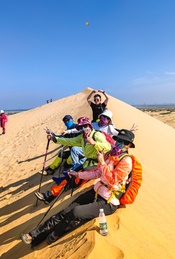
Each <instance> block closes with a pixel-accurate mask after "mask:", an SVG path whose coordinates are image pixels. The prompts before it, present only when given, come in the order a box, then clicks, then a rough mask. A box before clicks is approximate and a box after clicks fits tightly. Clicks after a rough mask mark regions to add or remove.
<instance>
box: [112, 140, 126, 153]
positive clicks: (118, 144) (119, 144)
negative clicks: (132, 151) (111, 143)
mask: <svg viewBox="0 0 175 259" xmlns="http://www.w3.org/2000/svg"><path fill="white" fill-rule="evenodd" d="M123 148H124V143H123V142H116V146H115V147H114V148H113V149H112V150H111V155H112V156H119V155H120V154H121V153H122V151H123Z"/></svg>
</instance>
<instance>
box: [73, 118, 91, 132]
mask: <svg viewBox="0 0 175 259" xmlns="http://www.w3.org/2000/svg"><path fill="white" fill-rule="evenodd" d="M77 122H78V125H77V129H78V128H80V127H82V126H84V125H89V126H90V128H91V129H92V124H91V122H90V120H89V119H88V118H87V117H84V116H83V117H80V118H79V119H78V121H77Z"/></svg>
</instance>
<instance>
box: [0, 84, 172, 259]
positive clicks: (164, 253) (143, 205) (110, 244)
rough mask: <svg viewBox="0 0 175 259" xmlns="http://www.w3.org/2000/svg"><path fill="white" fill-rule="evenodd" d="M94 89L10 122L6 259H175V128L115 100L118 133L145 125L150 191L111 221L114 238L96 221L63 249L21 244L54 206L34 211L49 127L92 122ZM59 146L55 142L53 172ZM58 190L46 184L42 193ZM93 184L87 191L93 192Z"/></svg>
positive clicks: (5, 149)
mask: <svg viewBox="0 0 175 259" xmlns="http://www.w3.org/2000/svg"><path fill="white" fill-rule="evenodd" d="M91 90H92V89H90V88H87V89H85V90H83V91H82V92H80V93H77V94H75V95H72V96H69V97H67V98H63V99H60V100H57V101H54V102H52V103H49V104H45V105H43V106H41V107H37V108H35V109H32V110H29V111H25V112H21V113H18V114H14V115H12V116H10V117H9V122H8V124H7V133H6V135H1V136H0V147H1V149H0V150H1V151H0V152H1V155H0V180H1V186H0V201H1V203H0V233H1V235H0V245H1V249H0V255H1V258H3V259H6V258H8V259H9V258H13V259H15V258H29V259H30V258H47V259H49V258H76V259H77V258H90V259H93V258H97V259H98V258H103V259H104V258H111V259H113V258H129V259H131V258H139V259H140V258H142V259H144V258H153V259H154V258H163V259H164V258H168V259H169V258H174V257H175V246H174V242H175V223H174V222H175V195H174V183H173V179H174V177H173V176H174V170H175V166H174V154H175V129H173V128H172V127H170V126H168V125H166V124H164V123H163V122H161V121H159V120H157V119H155V118H153V117H151V116H149V115H147V114H145V113H144V112H142V111H140V110H138V109H136V108H134V107H132V106H130V105H128V104H126V103H124V102H122V101H120V100H118V99H116V98H114V97H112V96H109V97H110V101H109V105H108V108H109V109H110V110H112V111H113V114H114V115H113V122H114V124H115V125H116V127H117V128H128V129H129V128H130V127H131V126H132V124H133V123H136V124H137V125H138V128H139V130H138V131H137V133H136V139H135V144H136V148H135V149H134V150H131V151H132V154H134V155H135V156H136V157H137V158H138V160H139V161H140V162H141V163H142V166H143V184H142V187H141V188H140V190H139V195H138V197H137V198H136V201H135V203H134V204H132V205H127V206H126V207H125V208H120V209H118V210H117V212H116V213H115V214H113V215H111V216H108V217H107V221H108V227H109V235H108V236H107V237H103V236H101V235H100V234H99V232H98V221H97V220H94V221H92V222H89V223H88V224H89V225H85V226H82V227H80V228H78V229H77V230H75V231H73V232H72V233H70V234H68V235H66V236H65V237H63V238H62V239H60V240H58V241H57V242H56V243H54V244H52V245H50V246H47V245H46V243H44V242H43V243H42V244H41V245H39V246H38V247H36V248H35V249H34V250H32V249H30V247H28V246H26V245H25V244H23V243H22V242H21V241H20V239H19V234H20V233H21V232H26V231H27V232H28V231H29V230H31V229H32V228H34V227H35V226H36V225H37V224H38V222H39V221H40V220H41V218H42V217H43V214H44V213H45V212H46V210H47V209H48V207H47V206H46V205H44V204H42V202H39V203H38V206H37V207H35V206H34V205H35V204H36V199H35V196H34V194H33V193H34V191H36V190H38V186H39V182H40V179H41V171H42V166H43V161H44V155H45V151H46V144H47V139H46V133H45V130H44V129H45V128H46V127H48V128H50V129H52V130H53V131H54V132H56V133H58V134H59V133H60V132H61V131H62V130H63V129H64V125H63V122H62V118H63V117H64V115H65V114H71V115H73V117H74V119H75V120H76V119H77V118H78V117H80V116H82V115H86V116H88V117H90V118H91V109H90V107H89V106H88V104H87V102H86V97H87V95H88V94H89V93H90V91H91ZM58 150H59V146H58V145H55V144H54V143H50V146H49V153H48V157H47V165H49V164H50V163H51V161H52V160H53V159H54V157H55V156H56V154H57V152H58ZM52 184H53V182H52V180H51V177H50V176H45V177H43V181H42V190H43V191H45V190H47V189H48V188H50V186H51V185H52ZM91 184H92V182H90V183H88V184H87V185H86V186H85V187H84V188H88V186H89V185H91ZM81 191H83V188H82V189H78V190H77V191H75V192H74V196H73V197H72V198H70V193H69V191H68V192H66V193H64V195H62V196H61V198H60V200H59V201H57V203H56V204H55V206H54V207H53V208H52V209H51V211H50V212H49V213H48V215H47V218H48V217H49V216H50V215H52V214H54V213H55V212H56V211H58V210H61V209H62V208H63V207H64V206H66V205H67V204H69V202H70V201H71V200H72V199H74V198H75V197H76V196H77V195H78V193H79V192H81Z"/></svg>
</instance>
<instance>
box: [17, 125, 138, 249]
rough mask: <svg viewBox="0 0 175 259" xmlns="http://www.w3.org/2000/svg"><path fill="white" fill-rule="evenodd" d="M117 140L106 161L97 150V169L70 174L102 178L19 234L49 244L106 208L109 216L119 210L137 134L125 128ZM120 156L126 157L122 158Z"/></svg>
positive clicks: (33, 240) (84, 177)
mask: <svg viewBox="0 0 175 259" xmlns="http://www.w3.org/2000/svg"><path fill="white" fill-rule="evenodd" d="M116 140H117V145H116V147H115V148H114V149H113V150H112V153H111V154H110V155H109V157H108V159H107V160H106V159H105V158H104V154H103V153H102V152H99V151H97V156H98V166H97V167H96V168H95V169H94V170H91V171H83V172H75V171H71V172H69V175H70V177H72V176H74V177H79V178H81V179H98V178H99V181H97V182H96V184H95V185H94V186H93V187H92V188H91V189H90V190H88V191H86V192H85V193H83V194H81V195H80V196H79V197H78V198H76V199H75V200H74V201H73V202H72V203H71V204H70V205H69V206H67V207H66V208H65V209H63V210H62V211H60V212H58V213H57V214H55V215H53V216H52V217H50V218H49V219H48V220H46V221H45V222H44V223H43V224H41V225H39V226H37V227H36V228H35V229H33V230H32V231H30V232H29V233H28V234H21V236H20V237H21V239H22V241H23V242H24V243H25V244H31V245H32V246H35V245H37V244H39V243H41V242H42V241H43V240H44V239H46V238H47V243H48V244H51V243H53V242H55V241H56V240H58V239H59V238H60V237H62V236H63V235H64V234H66V233H68V232H70V231H72V230H74V229H75V228H77V227H79V226H80V225H82V224H84V223H86V222H87V221H89V220H91V219H93V218H96V217H97V216H98V215H99V209H101V208H103V209H104V212H105V214H106V215H110V214H112V213H114V212H115V211H116V210H117V208H118V207H119V205H120V198H121V196H122V195H123V194H124V190H125V186H126V184H127V179H128V176H129V173H130V172H131V170H132V159H131V157H130V156H129V155H128V149H129V148H134V147H135V145H134V143H133V140H134V134H133V133H132V132H131V131H128V130H125V129H123V130H121V131H120V132H119V134H118V136H117V137H116ZM124 154H125V155H124ZM120 156H123V157H122V159H120Z"/></svg>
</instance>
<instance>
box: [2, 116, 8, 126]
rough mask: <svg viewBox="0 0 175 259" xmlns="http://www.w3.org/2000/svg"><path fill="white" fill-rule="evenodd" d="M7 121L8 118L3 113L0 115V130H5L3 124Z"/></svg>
mask: <svg viewBox="0 0 175 259" xmlns="http://www.w3.org/2000/svg"><path fill="white" fill-rule="evenodd" d="M7 121H8V117H7V115H6V114H5V113H1V114H0V123H1V128H5V123H6V122H7Z"/></svg>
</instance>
